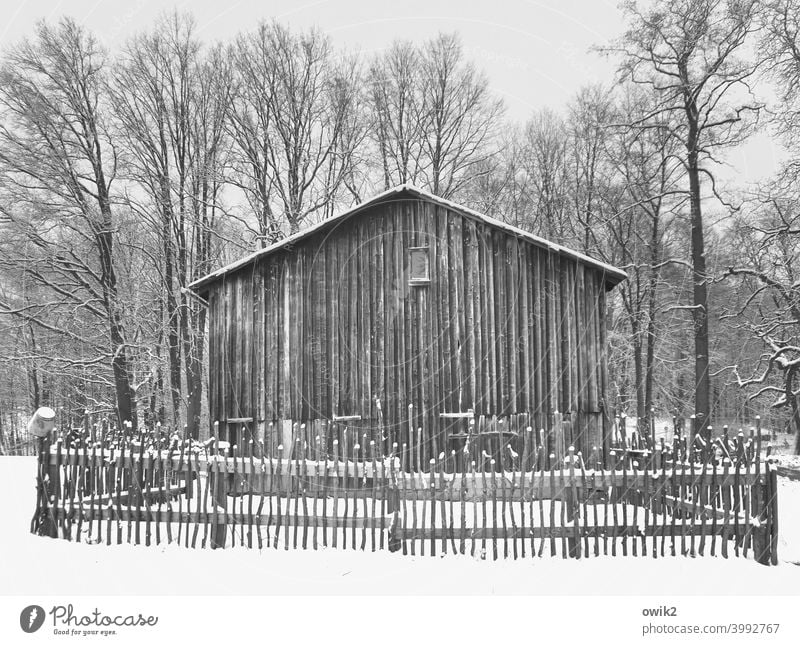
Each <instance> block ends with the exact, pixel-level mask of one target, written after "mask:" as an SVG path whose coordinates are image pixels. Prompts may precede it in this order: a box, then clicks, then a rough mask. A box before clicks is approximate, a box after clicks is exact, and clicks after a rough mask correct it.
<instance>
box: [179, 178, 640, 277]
mask: <svg viewBox="0 0 800 645" xmlns="http://www.w3.org/2000/svg"><path fill="white" fill-rule="evenodd" d="M403 193H406V194H408V195H411V196H413V197H415V198H417V199H421V200H424V201H427V202H431V203H434V204H439V205H440V206H444V207H446V208H448V209H450V210H453V211H456V212H458V213H461V214H462V215H465V216H467V217H473V218H475V219H478V220H481V221H483V222H486V223H487V224H490V225H491V226H494V227H495V228H498V229H501V230H503V231H506V232H508V233H511V234H512V235H516V236H517V237H520V238H522V239H525V240H528V241H529V242H532V243H533V244H536V245H537V246H540V247H542V248H545V249H549V250H551V251H553V252H554V253H558V254H560V255H564V256H567V257H571V258H574V259H575V260H577V261H579V262H582V263H584V264H586V265H588V266H591V267H594V268H596V269H598V270H600V271H602V272H603V273H605V276H606V280H607V282H608V283H610V286H614V285H616V284H617V283H619V282H621V281H622V280H624V279H625V278H627V277H628V275H627V274H626V273H625V272H624V271H622V270H621V269H618V268H616V267H614V266H611V265H610V264H606V263H605V262H600V261H599V260H595V259H594V258H591V257H589V256H588V255H584V254H583V253H579V252H578V251H573V250H572V249H569V248H567V247H565V246H561V245H560V244H556V243H555V242H550V241H549V240H546V239H544V238H542V237H539V236H538V235H534V234H533V233H529V232H528V231H524V230H522V229H521V228H517V227H516V226H512V225H511V224H507V223H506V222H503V221H501V220H498V219H495V218H494V217H489V216H488V215H484V214H483V213H479V212H478V211H475V210H472V209H471V208H467V207H466V206H462V205H461V204H456V203H455V202H451V201H450V200H448V199H444V198H442V197H438V196H437V195H434V194H433V193H429V192H428V191H426V190H422V189H421V188H417V187H416V186H413V185H411V184H400V185H399V186H395V187H394V188H390V189H389V190H387V191H384V192H382V193H379V194H377V195H375V196H374V197H372V198H370V199H368V200H367V201H365V202H361V203H360V204H357V205H356V206H354V207H352V208H349V209H348V210H346V211H344V212H342V213H339V214H338V215H334V216H333V217H329V218H328V219H325V220H322V221H321V222H320V223H319V224H315V225H314V226H310V227H308V228H306V229H303V230H302V231H298V232H297V233H295V234H294V235H290V236H289V237H286V238H284V239H282V240H279V241H278V242H275V243H274V244H271V245H270V246H267V247H265V248H263V249H259V250H258V251H255V252H253V253H251V254H250V255H247V256H245V257H243V258H242V259H240V260H236V261H235V262H231V263H230V264H228V265H226V266H224V267H222V268H220V269H217V270H216V271H213V272H212V273H209V274H208V275H206V276H204V277H202V278H200V279H198V280H195V281H194V282H192V283H191V284H190V285H189V288H191V289H194V290H195V291H203V290H204V289H205V287H207V286H208V285H209V284H211V283H213V282H215V281H216V280H218V279H220V278H222V277H224V276H226V275H228V274H230V273H234V272H235V271H238V270H239V269H241V268H243V267H245V266H247V265H249V264H252V263H254V262H256V261H257V260H259V259H261V258H264V257H266V256H268V255H271V254H272V253H275V252H276V251H280V250H281V249H283V248H285V247H287V246H293V245H295V244H297V243H298V242H299V241H301V240H304V239H306V238H308V237H310V236H312V235H314V233H317V232H318V231H321V230H324V229H326V228H328V227H330V226H331V225H334V224H336V223H340V222H342V221H343V220H345V219H348V218H350V217H352V216H354V215H356V214H358V213H361V212H363V211H365V210H367V209H368V208H370V207H372V206H375V205H376V204H380V203H381V202H384V201H388V200H389V199H392V198H394V197H397V196H398V195H401V194H403Z"/></svg>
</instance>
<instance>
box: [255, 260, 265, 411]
mask: <svg viewBox="0 0 800 645" xmlns="http://www.w3.org/2000/svg"><path fill="white" fill-rule="evenodd" d="M253 298H254V301H255V302H254V305H255V313H254V316H253V318H254V319H253V327H254V333H255V338H256V340H255V342H254V343H253V345H254V347H253V359H254V364H253V371H254V374H253V377H254V380H253V383H254V397H255V403H256V411H255V414H254V417H255V422H256V423H260V422H262V421H263V420H264V418H265V417H264V415H265V400H264V348H265V346H266V345H265V341H264V266H263V265H262V264H261V263H259V264H257V269H256V283H255V286H254V287H253Z"/></svg>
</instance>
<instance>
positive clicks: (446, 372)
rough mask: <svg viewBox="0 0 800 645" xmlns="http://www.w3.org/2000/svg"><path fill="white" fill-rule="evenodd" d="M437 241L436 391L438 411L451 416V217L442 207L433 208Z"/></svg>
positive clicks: (452, 364)
mask: <svg viewBox="0 0 800 645" xmlns="http://www.w3.org/2000/svg"><path fill="white" fill-rule="evenodd" d="M435 213H436V225H437V229H436V230H437V237H438V239H439V240H440V247H439V252H438V257H437V261H438V265H439V295H438V297H437V303H436V306H437V308H438V313H437V316H438V319H439V321H440V322H439V325H440V327H439V329H440V332H439V336H440V338H441V357H442V363H441V370H442V378H441V382H440V383H441V385H440V388H441V389H440V391H439V397H438V398H439V400H440V401H441V402H442V409H443V410H444V411H447V412H455V411H456V409H455V406H456V405H457V403H456V401H455V397H454V395H453V390H454V387H453V385H454V364H455V360H454V357H453V351H454V343H453V326H452V321H451V319H450V281H451V279H452V272H451V271H452V269H451V267H450V230H451V224H450V222H451V218H452V217H453V214H452V213H450V211H448V210H447V209H445V208H443V207H439V206H437V207H435Z"/></svg>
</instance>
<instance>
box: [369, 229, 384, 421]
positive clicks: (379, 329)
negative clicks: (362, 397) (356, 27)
mask: <svg viewBox="0 0 800 645" xmlns="http://www.w3.org/2000/svg"><path fill="white" fill-rule="evenodd" d="M373 219H374V221H375V245H374V257H373V262H374V265H375V276H376V279H375V301H376V307H375V311H374V312H373V316H374V318H373V320H374V333H375V353H374V355H373V359H372V360H373V362H374V364H375V379H376V380H375V394H376V396H377V397H378V398H379V399H380V400H381V403H382V404H383V406H384V407H383V408H382V410H385V409H386V407H385V405H386V369H385V366H386V287H387V282H386V278H387V275H386V239H385V228H384V221H383V217H380V216H379V215H376V216H375V217H374V218H373Z"/></svg>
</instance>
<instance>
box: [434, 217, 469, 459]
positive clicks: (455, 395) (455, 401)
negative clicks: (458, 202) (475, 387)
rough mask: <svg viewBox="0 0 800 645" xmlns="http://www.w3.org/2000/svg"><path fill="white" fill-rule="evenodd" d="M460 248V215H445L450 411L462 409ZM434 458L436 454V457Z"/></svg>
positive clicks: (461, 264) (461, 269)
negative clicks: (459, 294) (450, 356)
mask: <svg viewBox="0 0 800 645" xmlns="http://www.w3.org/2000/svg"><path fill="white" fill-rule="evenodd" d="M460 248H461V215H459V214H457V213H453V212H452V211H450V212H448V214H447V256H448V281H447V284H448V289H447V292H448V293H447V300H448V302H447V305H448V306H447V309H446V311H447V319H448V320H447V325H448V331H449V334H448V335H449V337H450V351H451V355H452V358H451V362H450V365H451V367H450V387H451V389H452V393H451V399H450V405H451V406H452V410H453V411H454V412H461V411H462V410H463V407H462V405H463V401H464V397H463V394H462V373H461V365H462V345H463V338H462V333H461V327H462V322H461V320H460V317H461V314H462V311H463V307H462V305H461V304H460V302H459V300H460V299H459V297H458V293H459V287H460V285H461V281H462V279H463V275H464V274H463V261H462V259H461V256H460V254H459V253H458V249H460ZM437 456H438V455H437Z"/></svg>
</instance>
